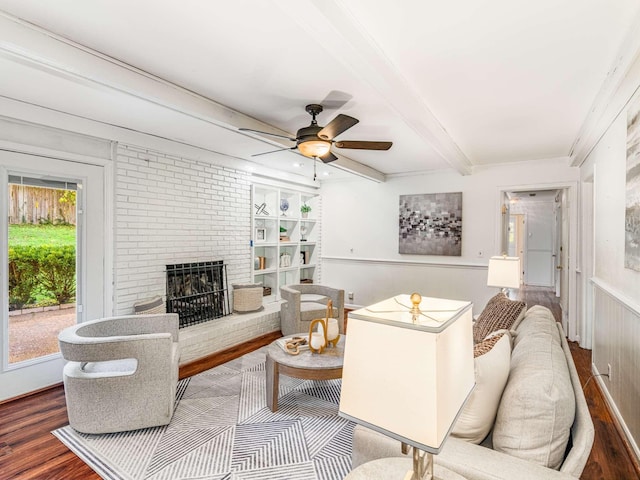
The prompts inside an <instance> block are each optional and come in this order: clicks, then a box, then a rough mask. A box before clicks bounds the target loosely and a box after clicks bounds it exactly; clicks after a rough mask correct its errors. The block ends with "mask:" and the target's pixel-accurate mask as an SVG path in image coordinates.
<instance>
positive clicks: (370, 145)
mask: <svg viewBox="0 0 640 480" xmlns="http://www.w3.org/2000/svg"><path fill="white" fill-rule="evenodd" d="M334 145H335V146H336V147H338V148H355V149H360V150H389V149H390V148H391V145H393V142H362V141H358V140H345V141H342V142H335V143H334Z"/></svg>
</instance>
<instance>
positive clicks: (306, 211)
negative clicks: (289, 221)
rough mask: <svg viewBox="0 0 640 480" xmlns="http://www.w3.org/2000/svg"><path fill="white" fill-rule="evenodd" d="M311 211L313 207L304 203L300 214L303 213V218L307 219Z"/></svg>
mask: <svg viewBox="0 0 640 480" xmlns="http://www.w3.org/2000/svg"><path fill="white" fill-rule="evenodd" d="M310 211H311V207H310V206H309V205H307V204H306V203H303V204H302V206H301V207H300V213H302V218H307V217H308V216H309V212H310Z"/></svg>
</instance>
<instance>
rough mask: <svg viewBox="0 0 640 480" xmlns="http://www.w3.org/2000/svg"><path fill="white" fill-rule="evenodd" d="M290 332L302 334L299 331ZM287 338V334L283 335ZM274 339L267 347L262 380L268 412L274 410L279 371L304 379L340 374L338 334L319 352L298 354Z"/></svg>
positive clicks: (341, 351) (341, 345)
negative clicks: (263, 380)
mask: <svg viewBox="0 0 640 480" xmlns="http://www.w3.org/2000/svg"><path fill="white" fill-rule="evenodd" d="M292 336H298V337H302V336H306V334H304V333H299V334H297V335H292ZM287 338H289V337H287ZM277 342H278V341H277V340H276V341H275V342H273V343H272V344H271V345H269V347H267V364H266V382H267V389H266V395H267V406H268V407H269V408H270V409H271V411H272V412H275V411H277V410H278V393H279V391H280V375H286V376H288V377H293V378H302V379H305V380H332V379H334V378H342V363H343V361H344V343H345V336H344V335H340V341H339V342H338V345H337V346H336V347H335V348H334V347H327V348H325V349H324V351H323V352H322V353H312V352H311V350H309V349H308V348H307V349H304V350H301V351H300V353H299V354H298V355H290V354H288V353H287V352H285V351H284V350H283V348H282V347H281V346H280V345H278V343H277Z"/></svg>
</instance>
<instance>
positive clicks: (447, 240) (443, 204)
mask: <svg viewBox="0 0 640 480" xmlns="http://www.w3.org/2000/svg"><path fill="white" fill-rule="evenodd" d="M399 229H400V232H399V252H400V253H404V254H414V255H447V256H458V257H459V256H461V255H462V192H453V193H425V194H417V195H400V210H399Z"/></svg>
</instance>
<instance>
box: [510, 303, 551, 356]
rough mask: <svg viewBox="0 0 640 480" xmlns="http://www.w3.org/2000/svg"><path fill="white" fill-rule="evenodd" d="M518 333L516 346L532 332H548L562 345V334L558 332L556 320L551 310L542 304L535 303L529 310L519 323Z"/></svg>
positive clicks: (515, 341)
mask: <svg viewBox="0 0 640 480" xmlns="http://www.w3.org/2000/svg"><path fill="white" fill-rule="evenodd" d="M516 332H517V335H516V336H515V340H514V346H515V345H517V344H518V342H519V341H520V339H522V338H525V337H527V336H528V335H531V334H532V333H540V332H544V333H548V334H549V335H551V338H553V339H554V341H555V342H556V343H557V344H558V345H561V344H562V341H561V340H560V335H559V334H558V327H557V326H556V321H555V319H554V318H553V314H552V313H551V310H549V309H548V308H546V307H543V306H541V305H535V306H533V307H531V308H530V309H529V310H527V313H526V314H525V318H524V320H523V321H522V322H521V323H520V325H518V327H517V329H516Z"/></svg>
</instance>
